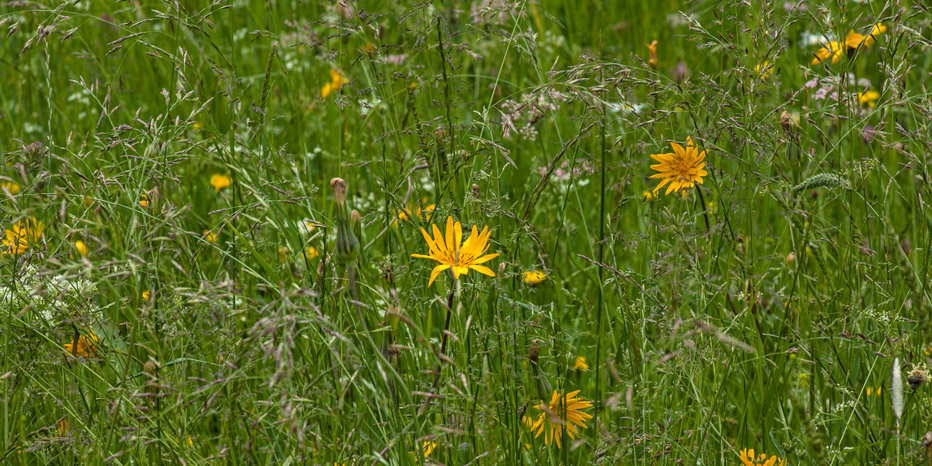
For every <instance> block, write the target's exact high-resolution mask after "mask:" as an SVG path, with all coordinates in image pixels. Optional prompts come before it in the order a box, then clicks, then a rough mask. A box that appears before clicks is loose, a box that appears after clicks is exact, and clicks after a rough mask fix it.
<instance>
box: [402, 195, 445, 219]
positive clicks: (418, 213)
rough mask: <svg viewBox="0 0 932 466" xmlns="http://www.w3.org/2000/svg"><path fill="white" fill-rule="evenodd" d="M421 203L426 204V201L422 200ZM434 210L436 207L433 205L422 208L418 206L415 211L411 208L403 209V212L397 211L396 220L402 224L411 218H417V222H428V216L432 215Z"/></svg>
mask: <svg viewBox="0 0 932 466" xmlns="http://www.w3.org/2000/svg"><path fill="white" fill-rule="evenodd" d="M423 202H424V203H426V202H427V199H424V201H423ZM436 208H437V206H436V205H434V204H429V205H427V206H426V207H423V208H422V207H421V206H420V205H418V206H417V210H414V209H411V208H405V209H404V210H399V211H398V220H401V221H402V222H407V221H408V220H410V219H411V217H412V216H413V217H415V218H417V219H418V220H421V221H425V222H429V221H430V216H431V215H432V214H433V213H434V209H436Z"/></svg>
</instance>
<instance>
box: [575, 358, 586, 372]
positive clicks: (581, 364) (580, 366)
mask: <svg viewBox="0 0 932 466" xmlns="http://www.w3.org/2000/svg"><path fill="white" fill-rule="evenodd" d="M573 370H574V371H587V370H589V365H588V364H586V358H584V357H582V356H576V360H575V361H573Z"/></svg>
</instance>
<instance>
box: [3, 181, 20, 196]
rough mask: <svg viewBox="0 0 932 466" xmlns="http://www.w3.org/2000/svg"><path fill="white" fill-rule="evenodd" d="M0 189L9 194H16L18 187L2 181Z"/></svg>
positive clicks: (12, 183) (10, 182)
mask: <svg viewBox="0 0 932 466" xmlns="http://www.w3.org/2000/svg"><path fill="white" fill-rule="evenodd" d="M0 189H5V190H7V191H9V192H10V194H16V193H18V192H19V185H18V184H16V183H14V182H12V181H4V182H2V183H0Z"/></svg>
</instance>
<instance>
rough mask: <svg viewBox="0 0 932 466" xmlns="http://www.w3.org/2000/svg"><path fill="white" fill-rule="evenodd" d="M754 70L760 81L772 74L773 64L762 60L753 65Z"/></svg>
mask: <svg viewBox="0 0 932 466" xmlns="http://www.w3.org/2000/svg"><path fill="white" fill-rule="evenodd" d="M754 72H755V73H757V74H758V75H759V76H760V80H761V81H766V80H767V78H769V77H770V75H771V74H773V65H771V64H770V62H769V61H767V60H764V62H763V63H758V64H757V65H755V66H754Z"/></svg>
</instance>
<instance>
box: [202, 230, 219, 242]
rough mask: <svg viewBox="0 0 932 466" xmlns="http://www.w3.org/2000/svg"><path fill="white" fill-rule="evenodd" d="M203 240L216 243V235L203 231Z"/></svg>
mask: <svg viewBox="0 0 932 466" xmlns="http://www.w3.org/2000/svg"><path fill="white" fill-rule="evenodd" d="M204 240H206V241H207V242H208V243H216V242H217V234H216V233H214V232H212V231H210V230H204Z"/></svg>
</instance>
